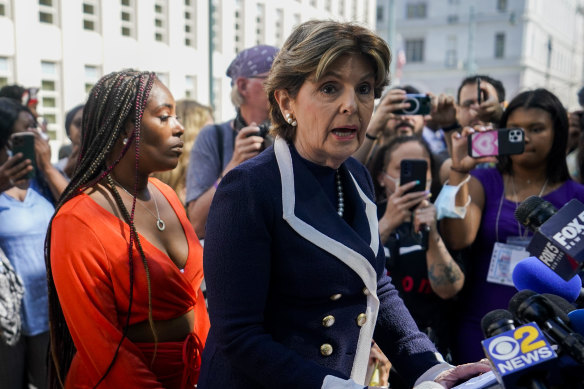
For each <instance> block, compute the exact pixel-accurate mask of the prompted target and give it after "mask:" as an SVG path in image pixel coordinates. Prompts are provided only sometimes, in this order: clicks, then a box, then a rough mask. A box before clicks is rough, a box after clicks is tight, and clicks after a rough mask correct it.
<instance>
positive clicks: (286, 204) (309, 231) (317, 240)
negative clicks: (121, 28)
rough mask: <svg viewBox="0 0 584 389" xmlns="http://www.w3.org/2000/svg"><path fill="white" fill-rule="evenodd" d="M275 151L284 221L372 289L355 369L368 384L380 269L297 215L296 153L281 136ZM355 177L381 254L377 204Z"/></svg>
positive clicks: (355, 374)
mask: <svg viewBox="0 0 584 389" xmlns="http://www.w3.org/2000/svg"><path fill="white" fill-rule="evenodd" d="M274 152H275V154H276V161H277V162H278V168H279V170H280V176H281V180H282V208H283V218H284V220H286V222H288V224H289V225H290V227H292V228H293V229H294V230H295V231H296V232H297V233H298V234H299V235H300V236H302V237H303V238H304V239H306V240H307V241H309V242H311V243H313V244H314V245H316V246H318V247H320V248H321V249H323V250H325V251H327V252H329V253H330V254H332V255H334V256H335V257H337V258H338V259H339V260H340V261H341V262H343V263H344V264H346V265H347V266H349V267H350V268H351V269H352V270H353V271H354V272H355V273H357V275H358V276H359V277H360V278H361V280H362V281H363V283H364V284H365V287H366V288H367V289H368V290H369V292H370V293H369V295H368V296H367V308H366V312H365V314H366V315H367V321H366V322H365V324H364V325H363V326H362V327H361V330H360V331H359V339H358V341H357V350H356V352H355V359H354V361H353V368H352V370H351V378H352V379H353V380H354V381H355V382H357V383H359V384H363V385H367V384H366V383H365V375H366V373H367V363H368V361H369V353H370V351H371V339H372V338H373V331H374V330H375V323H376V321H377V314H378V312H379V299H378V298H377V272H376V271H375V269H374V268H373V266H371V264H370V263H369V261H367V259H366V258H365V257H363V256H362V255H361V254H359V253H357V252H356V251H354V250H353V249H351V248H349V247H347V246H345V245H344V244H343V243H341V242H339V241H336V240H334V239H332V238H330V237H329V236H327V235H325V234H323V233H322V232H321V231H319V230H317V229H316V228H314V227H313V226H311V225H310V224H308V223H306V222H304V221H303V220H301V219H299V218H298V217H296V215H295V214H294V205H295V200H296V195H295V189H294V169H293V166H292V155H291V154H290V149H289V148H288V145H287V143H286V141H285V140H283V139H282V138H280V137H277V138H276V140H275V143H274ZM351 178H352V179H353V182H354V183H355V186H356V187H357V190H358V192H359V196H361V199H362V200H363V201H364V202H365V204H366V206H365V212H366V214H367V218H368V220H369V226H370V230H371V243H370V247H371V249H372V251H373V253H375V254H377V251H378V250H379V237H378V231H377V228H378V226H377V214H376V210H375V204H374V203H373V202H372V201H371V200H369V198H367V196H365V194H364V193H363V191H362V190H361V188H359V185H358V184H357V181H355V178H354V177H353V175H352V174H351Z"/></svg>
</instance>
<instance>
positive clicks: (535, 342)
mask: <svg viewBox="0 0 584 389" xmlns="http://www.w3.org/2000/svg"><path fill="white" fill-rule="evenodd" d="M482 343H483V348H484V350H485V354H486V355H487V357H488V358H489V359H490V360H491V362H492V363H493V365H494V366H495V367H496V368H497V370H498V371H499V373H500V374H501V375H505V374H509V373H511V372H513V371H516V370H522V369H525V368H527V367H529V366H532V365H536V364H540V363H542V362H545V361H547V360H548V359H554V358H556V357H557V355H556V353H555V352H554V350H552V348H551V347H550V345H549V343H548V342H547V340H546V339H545V337H544V335H543V333H542V332H541V330H540V329H539V327H538V325H537V324H536V323H528V324H525V325H523V326H521V327H518V328H516V329H514V330H510V331H507V332H504V333H502V334H499V335H497V336H494V337H492V338H489V339H486V340H483V342H482Z"/></svg>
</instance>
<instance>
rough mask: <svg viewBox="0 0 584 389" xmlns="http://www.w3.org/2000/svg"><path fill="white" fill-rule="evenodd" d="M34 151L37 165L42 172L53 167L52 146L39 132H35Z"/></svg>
mask: <svg viewBox="0 0 584 389" xmlns="http://www.w3.org/2000/svg"><path fill="white" fill-rule="evenodd" d="M33 133H34V151H35V156H36V163H37V166H38V168H39V170H40V171H42V172H46V171H47V170H49V169H50V168H52V167H53V165H52V164H51V146H50V145H49V141H48V140H46V139H45V138H43V137H42V135H41V134H40V133H39V132H38V131H34V132H33Z"/></svg>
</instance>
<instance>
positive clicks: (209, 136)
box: [186, 45, 278, 239]
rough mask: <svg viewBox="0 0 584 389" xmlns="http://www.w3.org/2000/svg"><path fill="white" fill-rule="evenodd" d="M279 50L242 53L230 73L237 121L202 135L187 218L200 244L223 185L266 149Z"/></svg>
mask: <svg viewBox="0 0 584 389" xmlns="http://www.w3.org/2000/svg"><path fill="white" fill-rule="evenodd" d="M277 52H278V49H277V48H276V47H273V46H267V45H258V46H253V47H250V48H248V49H245V50H243V51H241V52H240V53H239V54H238V55H237V56H236V57H235V59H234V60H233V61H232V62H231V64H230V65H229V67H228V68H227V72H226V74H227V76H228V77H230V78H231V86H232V89H231V102H232V103H233V105H234V107H235V109H236V112H237V115H236V117H235V118H234V119H232V120H229V121H227V122H225V123H222V124H217V125H214V124H212V125H208V126H206V127H204V128H203V129H201V132H200V133H199V135H198V136H197V140H196V141H195V144H194V146H193V149H192V151H191V155H190V159H189V168H188V173H187V196H186V202H187V214H188V216H189V220H190V221H191V224H192V225H193V227H194V229H195V232H196V233H197V236H198V237H199V239H204V238H205V225H206V224H207V216H208V214H209V208H210V206H211V201H212V200H213V196H214V195H215V190H216V189H217V185H218V184H219V181H221V179H222V178H223V176H224V175H225V174H227V172H229V171H230V170H231V169H233V168H234V167H236V166H237V165H239V164H240V163H242V162H244V161H246V160H248V159H250V158H252V157H255V156H256V155H258V154H259V153H260V151H261V150H262V149H263V148H264V147H265V138H264V136H265V133H263V132H262V133H260V127H262V128H263V129H265V128H267V126H268V125H269V123H267V120H268V107H269V105H268V98H267V95H266V93H265V91H264V81H265V79H266V78H267V76H268V73H269V71H270V68H271V66H272V62H273V60H274V57H275V56H276V54H277Z"/></svg>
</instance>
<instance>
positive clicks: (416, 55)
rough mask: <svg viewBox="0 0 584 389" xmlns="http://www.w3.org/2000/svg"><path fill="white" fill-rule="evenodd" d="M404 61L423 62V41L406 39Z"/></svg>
mask: <svg viewBox="0 0 584 389" xmlns="http://www.w3.org/2000/svg"><path fill="white" fill-rule="evenodd" d="M405 43H406V61H407V62H424V39H406V41H405Z"/></svg>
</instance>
